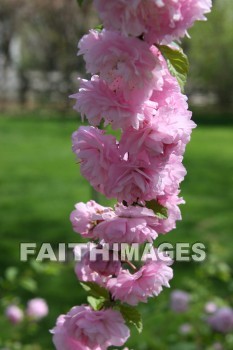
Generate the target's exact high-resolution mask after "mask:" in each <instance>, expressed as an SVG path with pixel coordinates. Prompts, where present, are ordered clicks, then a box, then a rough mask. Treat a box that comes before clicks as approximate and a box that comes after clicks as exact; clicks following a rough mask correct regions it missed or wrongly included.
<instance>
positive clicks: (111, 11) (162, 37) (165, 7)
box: [94, 0, 211, 44]
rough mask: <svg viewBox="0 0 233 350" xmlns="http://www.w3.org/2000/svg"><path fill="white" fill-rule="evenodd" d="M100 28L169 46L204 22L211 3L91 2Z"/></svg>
mask: <svg viewBox="0 0 233 350" xmlns="http://www.w3.org/2000/svg"><path fill="white" fill-rule="evenodd" d="M94 4H95V7H96V8H97V10H98V11H99V15H100V18H101V20H102V21H103V23H104V27H105V28H107V29H111V30H112V29H114V30H119V31H120V32H121V33H122V34H124V35H132V36H135V37H141V36H142V37H143V39H144V40H145V41H147V42H148V43H150V44H153V43H161V42H163V43H170V42H171V41H172V40H175V39H179V38H181V37H183V36H184V35H185V34H186V31H187V29H189V28H190V27H191V26H192V25H193V23H194V21H196V20H205V16H204V14H205V13H208V12H210V8H211V0H147V1H145V0H132V1H128V0H118V1H114V0H108V1H105V0H94Z"/></svg>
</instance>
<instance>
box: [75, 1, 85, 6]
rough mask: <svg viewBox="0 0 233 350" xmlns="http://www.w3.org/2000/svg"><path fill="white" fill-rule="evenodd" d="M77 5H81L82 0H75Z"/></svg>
mask: <svg viewBox="0 0 233 350" xmlns="http://www.w3.org/2000/svg"><path fill="white" fill-rule="evenodd" d="M76 1H77V3H78V4H79V6H82V4H83V1H84V0H76Z"/></svg>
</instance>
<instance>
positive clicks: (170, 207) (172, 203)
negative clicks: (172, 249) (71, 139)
mask: <svg viewBox="0 0 233 350" xmlns="http://www.w3.org/2000/svg"><path fill="white" fill-rule="evenodd" d="M178 193H179V191H176V192H175V193H174V194H172V195H164V196H158V197H157V201H158V203H159V204H161V205H162V206H164V207H165V208H167V214H168V215H167V219H161V220H159V224H158V226H157V227H156V230H157V232H158V233H167V232H169V231H171V230H173V229H174V228H176V221H178V220H181V219H182V217H181V212H180V209H179V207H178V205H179V204H184V203H185V202H184V200H183V198H180V197H178Z"/></svg>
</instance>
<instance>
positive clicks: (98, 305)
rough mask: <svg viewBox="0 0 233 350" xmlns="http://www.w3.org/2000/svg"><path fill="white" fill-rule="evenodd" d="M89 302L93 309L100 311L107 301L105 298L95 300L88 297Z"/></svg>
mask: <svg viewBox="0 0 233 350" xmlns="http://www.w3.org/2000/svg"><path fill="white" fill-rule="evenodd" d="M87 301H88V303H89V305H90V306H91V307H92V309H93V310H96V311H97V310H100V309H101V308H102V306H103V305H104V302H105V299H104V298H99V299H97V298H94V297H92V296H88V297H87Z"/></svg>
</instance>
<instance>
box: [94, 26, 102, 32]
mask: <svg viewBox="0 0 233 350" xmlns="http://www.w3.org/2000/svg"><path fill="white" fill-rule="evenodd" d="M94 29H95V30H97V31H98V32H102V30H103V29H104V26H103V24H98V25H97V26H96V27H95V28H94Z"/></svg>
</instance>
